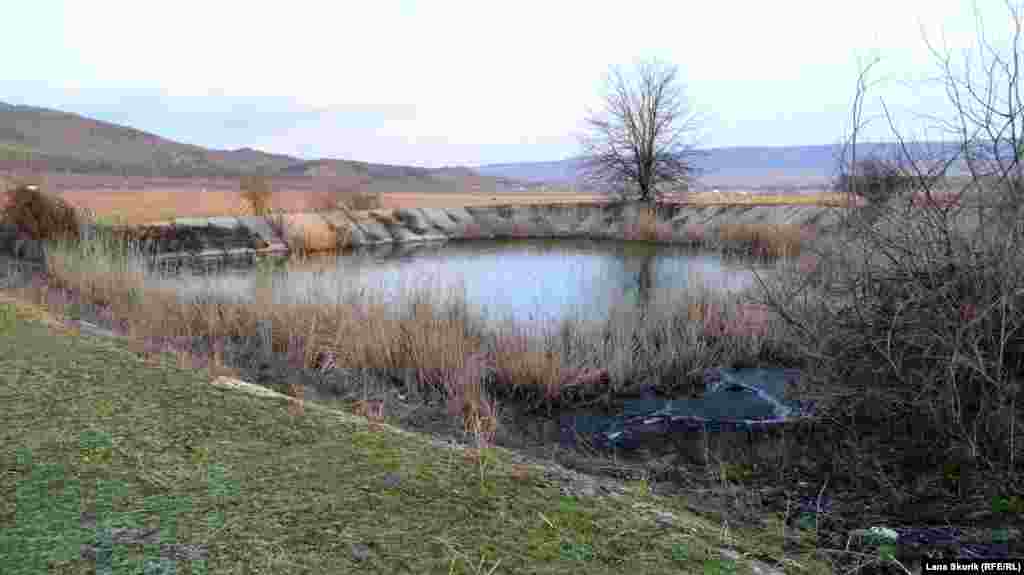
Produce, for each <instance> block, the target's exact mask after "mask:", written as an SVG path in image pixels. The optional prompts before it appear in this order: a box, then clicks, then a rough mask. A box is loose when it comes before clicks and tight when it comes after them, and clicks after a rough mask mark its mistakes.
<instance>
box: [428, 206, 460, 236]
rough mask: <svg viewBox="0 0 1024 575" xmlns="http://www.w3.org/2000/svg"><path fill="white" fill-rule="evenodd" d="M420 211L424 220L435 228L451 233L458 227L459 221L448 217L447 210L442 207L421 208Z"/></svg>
mask: <svg viewBox="0 0 1024 575" xmlns="http://www.w3.org/2000/svg"><path fill="white" fill-rule="evenodd" d="M420 213H421V214H423V219H424V222H425V223H426V224H427V225H428V226H429V227H431V228H433V229H435V230H436V229H438V228H440V229H441V230H443V231H444V232H445V233H451V232H454V231H455V230H456V229H457V228H458V227H459V223H458V222H457V221H455V220H452V218H450V217H448V211H447V210H445V209H444V208H421V209H420ZM467 218H468V214H467Z"/></svg>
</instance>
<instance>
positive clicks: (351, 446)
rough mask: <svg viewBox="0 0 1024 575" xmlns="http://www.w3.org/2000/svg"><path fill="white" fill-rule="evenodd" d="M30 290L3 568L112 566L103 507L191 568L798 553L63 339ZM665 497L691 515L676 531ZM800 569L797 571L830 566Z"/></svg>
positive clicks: (476, 564)
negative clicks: (84, 517)
mask: <svg viewBox="0 0 1024 575" xmlns="http://www.w3.org/2000/svg"><path fill="white" fill-rule="evenodd" d="M12 301H13V300H4V299H0V350H2V353H0V402H2V404H3V406H4V409H3V411H2V412H0V413H2V415H0V469H2V470H3V473H2V474H0V561H4V562H6V564H2V565H0V571H3V572H4V573H12V574H13V573H38V572H44V571H45V570H46V569H47V568H49V571H50V572H56V573H94V572H99V570H98V569H97V567H96V563H94V562H91V561H89V560H87V559H82V558H80V557H79V544H80V543H82V542H84V541H87V540H89V538H90V537H93V536H94V533H95V532H94V531H89V530H85V529H82V528H80V527H79V517H80V513H85V512H88V513H92V514H95V515H96V516H97V517H99V519H100V521H101V524H104V523H102V522H103V521H104V520H106V521H109V523H106V524H107V525H110V526H120V527H136V528H141V527H150V528H154V529H155V528H157V527H159V528H160V529H161V541H162V542H163V543H176V544H179V545H191V546H192V547H193V548H200V547H205V549H206V550H207V551H208V559H207V564H206V570H205V571H203V570H202V569H201V566H200V565H199V563H198V562H196V563H193V564H192V565H191V572H192V573H199V572H210V573H278V572H286V573H327V572H330V573H340V572H355V571H358V572H361V573H491V572H493V573H573V572H576V573H580V572H586V573H620V572H623V571H624V570H631V571H635V572H642V573H685V572H695V573H701V572H715V571H713V570H714V569H719V568H720V567H721V565H723V563H722V561H721V560H720V557H719V556H718V554H717V549H718V548H720V547H721V546H722V545H723V544H725V543H727V542H728V543H731V544H733V546H734V547H735V545H736V543H737V542H740V543H739V544H740V545H741V547H740V550H741V552H749V553H752V554H753V553H757V554H759V555H760V556H771V555H772V553H773V552H772V549H775V550H778V549H780V547H779V541H778V537H777V535H778V532H777V531H778V529H777V528H773V529H772V530H771V531H772V532H773V533H769V532H767V531H766V530H762V532H760V533H758V532H750V533H746V532H742V531H738V530H737V529H736V528H735V526H730V529H729V531H730V532H731V533H732V535H731V537H729V539H728V541H726V540H723V536H722V535H721V531H722V530H721V528H720V526H718V525H715V524H713V523H711V522H709V521H708V520H705V519H700V518H697V517H695V516H693V515H690V514H688V513H687V512H686V511H684V510H680V509H679V508H674V507H673V501H672V500H671V499H668V498H662V497H658V496H653V495H650V494H645V493H641V492H639V490H637V491H636V492H633V491H627V492H626V493H627V494H626V495H623V496H621V497H618V498H613V497H601V498H580V499H577V498H573V497H564V496H562V495H560V491H559V487H558V485H557V483H555V482H553V481H551V480H549V479H545V475H544V474H543V473H541V472H540V471H538V469H537V468H530V469H531V471H530V472H529V475H528V476H527V477H525V478H524V477H521V476H520V475H519V474H513V473H511V472H510V470H511V469H512V467H511V465H512V464H511V462H510V459H509V453H508V452H506V451H504V450H501V449H492V450H488V451H486V452H485V457H484V460H485V461H486V466H485V467H484V468H483V471H482V472H481V464H479V463H472V462H470V463H467V462H466V460H465V458H464V456H463V454H462V453H460V452H459V451H458V450H456V449H455V448H452V447H446V446H443V445H439V444H436V443H431V442H430V441H428V440H427V439H426V438H425V437H423V436H419V435H415V434H411V433H407V432H402V431H399V430H396V429H394V428H391V427H387V426H376V427H374V426H372V425H371V424H369V423H368V422H367V420H366V419H364V418H359V417H355V416H353V415H351V414H348V413H344V412H339V411H332V410H327V409H322V408H314V407H312V406H310V407H308V408H307V409H306V410H305V411H304V413H302V414H297V413H296V412H295V411H293V410H289V409H288V405H289V404H288V401H287V400H286V399H284V398H280V397H279V398H261V397H257V396H254V395H250V394H245V393H241V392H239V391H234V390H227V389H222V388H219V387H216V386H212V385H210V384H209V381H210V380H211V379H212V378H211V376H210V373H209V372H207V371H205V370H203V371H192V370H185V369H182V368H180V367H178V365H177V364H176V363H175V362H174V361H173V360H172V359H171V357H170V356H160V357H157V358H156V359H152V358H151V359H149V360H144V359H143V358H142V357H140V356H138V355H136V353H135V352H134V351H133V350H132V349H131V348H130V347H129V346H128V345H127V344H126V343H124V342H122V341H118V340H107V339H102V338H98V337H94V336H86V335H80V334H75V333H73V332H72V333H67V332H64V333H61V332H60V331H59V329H58V328H57V327H54V326H53V325H46V324H44V323H42V322H41V321H40V318H45V317H47V315H46V312H45V311H41V310H40V309H39V308H36V307H34V306H29V305H28V304H23V303H20V302H19V303H18V304H17V305H13V304H12V303H11V302H12ZM391 474H397V476H398V477H399V478H400V480H399V481H398V482H397V483H389V481H388V478H389V476H392V475H391ZM392 477H393V476H392ZM641 505H644V506H645V507H641ZM652 507H653V508H659V509H663V510H667V511H672V512H673V513H675V514H676V516H677V517H679V518H680V523H679V524H678V525H677V526H674V527H671V528H666V527H664V526H661V525H659V524H658V523H656V522H655V521H654V520H653V517H652V514H651V511H650V509H651V508H652ZM680 507H681V506H680ZM161 517H162V518H163V519H160V518H161ZM154 549H155V547H151V548H149V549H147V548H146V547H144V546H143V545H141V544H135V545H131V544H121V543H118V544H115V545H114V557H115V558H119V560H121V561H123V562H124V564H125V565H135V567H134V568H133V570H130V569H129V568H128V567H115V570H114V571H113V572H123V573H129V572H131V573H138V572H142V571H141V570H140V568H139V566H140V565H141V561H142V560H143V559H144V556H145V553H147V552H149V553H152V552H154ZM683 549H685V550H686V552H685V553H684V552H681V550H683ZM778 555H780V554H776V556H778ZM150 557H152V555H150ZM112 561H113V560H112ZM114 564H115V565H119V564H118V563H116V561H115V563H114ZM800 564H801V565H803V567H802V568H800V569H797V570H796V571H794V569H796V567H794V566H793V565H790V566H788V567H787V571H788V572H798V571H799V572H821V571H822V570H820V569H819V570H818V571H811V570H810V569H811V566H812V565H813V564H812V563H811V562H805V561H801V562H800ZM495 567H496V568H495ZM118 569H121V570H120V571H119V570H118ZM709 569H710V570H711V571H708V570H709ZM178 572H179V573H181V572H183V571H182V570H181V569H179V571H178ZM728 572H736V573H749V572H750V570H749V567H748V566H747V565H746V562H738V563H737V565H736V568H735V570H730V571H728Z"/></svg>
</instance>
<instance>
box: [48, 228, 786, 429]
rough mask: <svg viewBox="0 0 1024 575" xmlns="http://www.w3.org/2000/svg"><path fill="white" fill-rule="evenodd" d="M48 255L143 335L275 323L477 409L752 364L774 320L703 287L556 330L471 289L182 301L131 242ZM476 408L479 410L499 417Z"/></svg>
mask: <svg viewBox="0 0 1024 575" xmlns="http://www.w3.org/2000/svg"><path fill="white" fill-rule="evenodd" d="M52 251H53V255H54V257H52V258H51V259H50V260H49V261H50V264H49V265H50V274H51V276H52V278H53V279H52V285H54V286H59V287H61V288H65V289H68V290H72V291H74V292H76V293H78V294H79V295H80V297H82V298H84V299H86V300H89V301H93V302H97V303H100V304H102V305H104V306H107V307H109V308H110V309H111V310H112V312H113V313H114V314H115V315H116V316H117V317H118V318H121V319H123V320H124V321H126V322H127V323H130V324H131V325H132V326H133V330H135V332H137V333H138V334H139V335H140V336H143V337H146V336H150V337H180V338H185V339H187V340H190V341H194V340H197V339H201V340H202V341H205V342H208V343H207V345H210V344H209V342H213V341H232V342H236V343H237V342H247V341H248V342H250V343H251V344H252V345H257V343H258V342H257V341H256V340H257V339H258V338H255V337H254V336H253V334H256V333H259V332H260V326H261V325H270V326H272V333H270V334H269V347H270V349H271V351H272V352H273V353H276V354H285V355H288V356H289V357H291V358H292V360H293V362H294V364H295V365H296V366H297V367H300V368H311V367H312V366H313V365H314V364H315V363H316V358H317V357H318V354H319V353H320V352H321V351H329V352H332V353H333V354H335V356H336V358H337V359H336V363H337V364H338V365H339V366H345V367H346V368H352V369H361V370H370V371H373V372H376V373H382V374H392V375H393V376H394V377H395V378H396V379H401V378H402V377H404V376H403V375H402V374H404V373H405V372H406V370H412V372H413V373H414V377H413V382H414V383H415V385H416V386H417V391H418V392H420V393H422V394H424V395H426V394H430V393H441V394H442V395H445V396H447V397H463V398H468V399H465V401H471V402H477V401H480V402H483V403H487V402H490V401H492V399H491V398H493V399H494V400H498V399H502V398H505V399H508V400H514V401H519V402H525V403H526V404H527V405H532V406H534V407H541V406H543V405H551V404H554V403H567V404H572V403H573V402H575V401H579V400H581V398H584V397H587V398H590V397H593V396H594V395H601V394H606V393H618V392H623V391H629V390H630V389H632V388H635V387H637V386H639V385H650V384H658V385H665V386H668V387H672V386H674V385H683V383H681V382H682V381H684V380H686V379H687V378H693V377H695V376H696V374H697V373H698V372H699V371H700V370H702V369H703V368H704V367H708V366H711V365H721V364H722V363H723V362H724V363H730V362H739V363H743V362H747V363H751V362H753V363H756V362H757V361H758V358H759V357H760V356H761V355H762V354H763V353H765V351H766V350H768V349H769V348H770V347H771V346H770V345H769V344H768V337H767V333H769V332H770V331H771V330H772V329H773V328H772V327H771V326H773V325H775V322H776V321H777V320H776V319H774V318H766V317H760V318H759V319H758V318H755V319H754V320H753V323H752V322H751V320H750V319H749V318H748V319H746V320H742V319H741V318H742V317H743V316H746V315H750V314H751V313H752V312H751V311H750V310H749V309H748V308H746V307H744V306H743V305H742V302H741V301H740V299H737V298H735V297H733V296H727V295H720V294H718V292H716V291H715V290H713V289H702V288H699V287H694V288H693V289H692V290H690V291H677V292H676V293H666V294H662V295H659V296H657V297H655V298H654V299H653V300H652V301H651V302H650V303H649V304H648V307H647V308H646V309H645V311H644V312H643V313H638V312H636V310H635V309H634V308H633V307H632V305H631V304H625V303H623V304H622V305H621V306H618V307H616V308H615V309H612V310H610V312H609V315H608V317H607V318H604V319H600V320H586V321H584V320H580V319H566V320H564V321H561V322H559V323H557V324H547V325H535V324H517V323H515V322H494V321H491V320H489V319H487V318H484V317H482V316H479V315H478V314H476V312H474V311H473V310H472V309H471V308H470V307H469V306H468V304H467V303H466V300H465V294H464V292H459V291H450V290H449V291H444V290H430V289H425V288H416V289H412V288H410V289H407V290H405V291H404V293H403V294H402V295H401V296H400V298H399V300H398V301H397V302H396V301H385V300H384V299H382V298H381V297H379V296H377V295H374V294H373V293H368V292H358V291H355V290H354V289H353V290H348V291H346V290H337V291H335V290H333V289H332V292H333V296H334V297H333V298H328V299H323V298H316V297H315V296H313V295H307V296H305V297H306V298H307V299H305V300H299V301H291V302H282V301H272V300H271V299H270V297H269V295H267V294H266V293H265V292H264V295H263V297H262V298H260V299H256V300H252V301H250V300H237V301H236V300H231V299H228V298H224V297H216V296H213V295H212V292H211V295H201V296H196V297H193V298H191V299H186V298H183V297H181V296H179V295H176V294H174V293H171V292H169V291H167V290H166V289H165V288H158V287H156V284H155V283H154V282H151V281H148V280H147V277H146V272H145V269H146V268H145V263H144V261H143V260H141V259H140V258H139V257H138V256H133V255H132V254H131V252H130V246H127V245H123V244H117V243H111V242H102V241H97V242H84V243H80V244H75V243H65V244H59V245H56V246H54V249H53V250H52ZM694 284H695V286H697V285H699V282H696V281H695V282H694ZM200 293H204V292H200ZM716 294H718V295H716ZM693 305H701V306H704V307H703V308H702V309H710V310H712V311H711V312H710V313H709V315H708V317H709V318H711V317H713V318H714V319H705V318H703V317H702V318H697V319H694V318H691V315H690V310H691V308H692V306H693ZM758 321H760V322H761V325H754V324H756V323H757V322H758ZM715 322H719V323H721V322H725V324H727V325H729V326H732V327H730V328H729V329H721V328H719V327H717V324H716V323H715ZM471 358H472V359H471ZM471 361H472V362H476V363H474V364H473V365H469V363H467V362H471ZM474 366H476V367H474ZM473 369H475V370H476V371H472V370H473ZM467 370H469V371H467ZM471 371H472V373H481V374H483V375H482V376H481V377H483V380H482V381H481V382H479V385H481V386H482V387H481V388H480V390H465V391H464V392H462V391H458V392H456V391H457V390H455V389H454V388H453V387H452V386H453V385H455V386H462V385H477V383H476V382H475V380H473V378H470V377H469V376H467V375H466V374H467V373H470V372H471ZM467 378H468V379H467ZM471 380H472V381H471ZM459 382H462V383H459ZM460 393H462V395H459V394H460ZM488 394H490V395H488ZM454 401H456V403H458V402H459V401H463V400H459V399H456V400H454ZM473 409H475V410H477V411H473V412H472V413H476V414H478V415H479V413H482V412H488V413H489V411H488V410H489V409H491V408H489V407H486V406H484V405H483V404H481V405H477V406H475V407H472V408H471V411H472V410H473ZM480 410H483V411H480Z"/></svg>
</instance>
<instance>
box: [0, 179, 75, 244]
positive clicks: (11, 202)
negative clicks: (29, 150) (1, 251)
mask: <svg viewBox="0 0 1024 575" xmlns="http://www.w3.org/2000/svg"><path fill="white" fill-rule="evenodd" d="M0 221H6V222H10V223H13V224H14V225H15V226H17V228H18V230H19V232H21V233H23V234H25V235H27V236H29V237H31V238H33V239H37V240H57V239H63V238H71V239H78V231H79V228H78V225H79V222H78V217H77V215H76V213H75V210H74V208H73V207H72V206H70V205H69V204H68V203H67V202H65V201H63V200H62V199H61V198H59V197H58V196H55V195H51V194H48V193H46V192H45V191H43V189H42V187H41V186H39V185H37V184H27V183H26V184H19V185H16V186H15V187H14V188H13V189H11V190H9V191H8V192H7V202H6V205H5V206H4V208H3V211H2V213H0Z"/></svg>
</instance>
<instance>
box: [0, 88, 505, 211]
mask: <svg viewBox="0 0 1024 575" xmlns="http://www.w3.org/2000/svg"><path fill="white" fill-rule="evenodd" d="M0 170H4V171H12V170H17V171H24V170H28V171H32V172H44V173H62V174H67V173H71V174H88V175H95V176H126V177H127V176H142V177H147V178H168V177H170V178H174V177H185V178H238V177H240V176H246V175H265V176H272V177H275V178H278V177H279V178H290V179H292V178H297V177H298V178H305V177H311V178H320V179H325V180H331V184H332V185H335V184H336V185H339V186H355V185H358V186H359V187H360V188H361V189H364V190H368V191H375V190H376V191H431V190H435V189H436V190H449V191H457V190H462V189H471V190H481V191H494V190H498V189H504V188H505V187H507V186H508V185H509V184H508V183H507V182H505V181H504V179H503V178H490V177H483V176H481V175H480V174H478V173H476V172H475V171H473V170H471V169H469V168H441V169H436V170H434V169H428V168H418V167H412V166H393V165H386V164H371V163H366V162H357V161H349V160H336V159H319V160H303V159H301V158H295V157H291V156H287V155H282V154H270V153H267V152H262V151H259V150H254V149H252V148H241V149H238V150H213V149H208V148H203V147H200V146H194V145H190V144H182V143H180V142H175V141H172V140H168V139H166V138H162V137H160V136H157V135H155V134H151V133H148V132H143V131H140V130H136V129H134V128H130V127H126V126H120V125H117V124H112V123H109V122H102V121H99V120H94V119H91V118H86V117H84V116H80V115H77V114H71V113H67V112H61V111H57V110H50V109H46V108H37V107H32V106H14V105H11V104H6V103H3V102H0Z"/></svg>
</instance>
